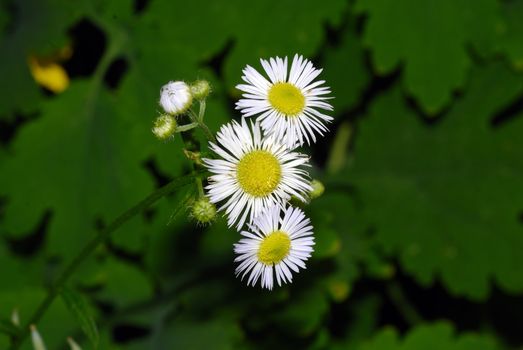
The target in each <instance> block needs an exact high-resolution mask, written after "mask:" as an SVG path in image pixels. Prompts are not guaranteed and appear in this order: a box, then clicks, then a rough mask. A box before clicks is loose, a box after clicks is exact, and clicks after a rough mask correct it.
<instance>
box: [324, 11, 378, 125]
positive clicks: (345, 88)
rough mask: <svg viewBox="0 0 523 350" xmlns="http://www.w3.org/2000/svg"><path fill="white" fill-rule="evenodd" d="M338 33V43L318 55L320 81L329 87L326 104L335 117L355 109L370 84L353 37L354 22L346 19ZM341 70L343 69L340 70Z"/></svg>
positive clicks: (366, 69)
mask: <svg viewBox="0 0 523 350" xmlns="http://www.w3.org/2000/svg"><path fill="white" fill-rule="evenodd" d="M347 21H348V24H346V25H345V28H344V29H343V31H342V32H341V34H340V42H339V43H337V44H336V45H335V46H334V45H328V46H327V48H326V49H325V50H324V51H323V52H322V55H323V56H322V57H323V59H322V62H321V68H323V72H324V73H323V74H322V75H321V78H322V79H324V80H325V81H326V85H327V86H330V88H331V90H332V95H333V96H334V99H332V100H331V101H330V103H331V104H332V105H333V107H334V111H335V113H336V114H338V115H339V114H341V113H342V112H343V111H345V110H347V109H350V108H353V107H355V106H356V105H357V104H358V103H359V102H360V101H361V98H362V94H363V91H364V89H365V88H366V87H367V85H368V84H369V81H370V72H369V70H368V68H367V65H366V62H365V52H364V50H363V45H362V43H361V40H360V39H359V38H358V37H357V35H356V19H355V18H354V17H352V16H349V18H348V19H347ZM341 67H343V69H341Z"/></svg>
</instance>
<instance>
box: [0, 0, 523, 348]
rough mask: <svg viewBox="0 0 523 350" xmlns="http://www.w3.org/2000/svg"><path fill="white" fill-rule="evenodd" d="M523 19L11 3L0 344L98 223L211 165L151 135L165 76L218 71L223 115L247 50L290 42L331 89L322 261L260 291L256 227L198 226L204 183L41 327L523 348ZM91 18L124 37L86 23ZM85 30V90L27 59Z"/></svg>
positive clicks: (183, 343)
mask: <svg viewBox="0 0 523 350" xmlns="http://www.w3.org/2000/svg"><path fill="white" fill-rule="evenodd" d="M522 18H523V0H503V1H502V0H478V1H467V0H438V1H436V0H424V1H414V0H399V1H386V0H356V1H344V0H333V1H323V2H318V1H294V0H284V1H265V0H260V1H248V2H246V1H240V0H232V1H228V0H220V1H204V0H202V1H185V2H181V1H169V0H150V1H132V0H119V1H105V0H82V1H67V0H24V1H15V0H1V1H0V52H1V54H0V77H1V78H2V86H1V87H0V240H1V241H0V242H1V243H0V276H1V283H0V349H5V348H7V347H8V344H9V341H10V337H11V336H12V335H15V334H17V333H18V331H19V329H18V328H16V327H15V326H14V325H12V324H11V323H10V322H11V321H10V317H11V314H12V312H13V310H15V309H16V310H17V312H18V314H19V315H20V320H21V322H22V324H25V322H26V321H27V320H28V319H29V318H30V317H31V315H32V314H33V312H34V311H35V310H36V308H37V306H38V305H39V303H40V302H41V301H42V300H43V298H44V297H45V294H46V292H47V288H48V287H49V286H50V283H51V282H52V281H54V280H55V279H56V277H57V276H58V275H59V273H60V272H61V271H62V270H63V267H64V265H65V264H66V263H67V262H69V261H71V259H72V258H73V257H74V256H76V255H77V254H78V252H79V251H80V249H81V247H82V246H84V245H85V243H86V242H87V241H88V240H89V239H90V238H92V237H93V236H94V235H95V234H96V233H97V232H99V231H100V230H101V229H103V228H104V227H106V226H107V225H108V223H109V222H111V220H113V219H114V218H115V217H116V216H117V215H119V214H120V213H122V212H123V211H125V210H126V209H127V208H129V207H130V206H132V205H134V204H135V203H136V202H138V201H139V200H141V199H143V198H144V197H146V196H147V195H148V194H149V193H151V192H152V191H153V190H154V189H155V188H158V187H159V186H161V185H162V184H164V183H165V182H167V181H169V180H170V179H173V178H175V177H177V176H180V175H183V174H187V173H189V172H190V171H191V169H192V168H191V163H190V162H189V161H188V160H187V158H186V157H185V155H184V153H183V151H182V148H183V143H182V140H181V139H180V136H179V135H177V136H176V137H175V138H174V139H173V140H170V141H169V142H160V141H158V140H157V139H155V137H154V136H153V135H152V133H151V127H152V125H153V120H154V118H155V117H156V116H157V115H158V113H159V107H158V98H159V89H160V87H161V86H162V85H163V84H165V83H166V82H168V81H169V80H185V81H187V82H192V81H195V80H197V79H206V80H208V81H210V83H211V85H212V94H211V95H210V97H209V99H208V100H207V113H206V117H205V118H206V123H207V124H208V125H209V127H210V128H211V130H212V131H214V132H216V131H217V130H218V128H219V127H220V125H222V124H223V123H225V122H227V121H228V120H230V119H238V118H239V116H240V115H239V113H238V112H237V111H235V110H234V102H235V101H236V100H237V99H238V98H239V96H240V92H239V91H238V90H236V89H235V85H236V84H238V83H240V82H241V69H242V68H243V67H244V66H245V65H247V64H249V65H251V66H254V67H256V68H259V67H260V64H259V61H258V60H259V58H260V57H263V58H268V57H270V56H276V55H279V56H285V55H287V56H289V55H293V54H294V53H300V54H303V55H305V56H306V57H308V58H311V59H312V60H313V61H314V62H315V63H316V65H317V66H319V67H321V68H323V69H324V71H323V74H322V75H321V78H322V79H325V80H326V82H327V83H326V85H328V86H330V87H331V88H332V91H333V96H334V97H335V99H334V100H332V104H333V106H334V107H335V112H334V115H333V116H334V117H335V121H334V122H333V123H332V124H331V125H330V129H331V133H330V134H328V135H327V137H326V138H323V139H321V140H320V141H319V142H318V143H317V144H315V145H313V146H312V147H311V148H310V151H311V152H310V153H312V159H311V162H312V164H313V168H312V169H311V175H312V177H314V178H317V179H319V180H321V181H322V182H323V183H324V185H325V193H324V194H323V196H321V197H319V198H317V199H314V200H312V202H311V203H310V204H309V205H305V206H304V210H305V211H306V212H307V214H308V215H309V216H310V217H311V220H312V223H313V225H314V227H315V235H316V243H317V244H316V247H315V253H314V255H313V258H312V259H311V260H310V261H309V263H308V265H307V269H306V270H304V271H301V272H300V273H299V274H296V275H295V276H294V282H293V284H291V285H286V286H284V287H280V288H276V289H275V290H274V291H272V292H268V291H265V290H261V289H259V287H256V288H251V287H247V286H245V281H243V282H242V281H240V279H236V278H235V276H234V268H235V264H234V262H233V259H234V254H233V251H232V244H233V243H235V242H236V241H237V240H238V239H239V234H238V233H237V232H236V231H235V230H234V229H228V228H227V227H226V224H225V222H224V220H223V219H222V218H221V217H220V218H219V219H218V220H217V221H216V222H215V223H214V224H213V225H211V226H210V227H205V228H203V227H197V226H196V225H195V223H194V222H193V221H191V220H190V218H189V217H188V216H189V210H188V209H187V208H186V206H187V204H188V203H190V199H191V198H192V196H193V195H194V194H195V193H197V191H196V187H193V186H188V187H186V188H184V189H183V190H180V191H178V192H176V193H175V194H173V195H170V196H168V197H166V198H164V199H162V200H160V201H159V202H158V203H157V204H155V205H154V206H153V207H152V208H150V210H148V211H147V212H146V213H144V214H143V215H140V216H138V217H135V218H134V219H132V220H131V221H130V222H128V223H127V224H125V225H124V226H123V227H121V228H120V229H119V230H118V231H117V232H115V233H114V235H113V236H112V237H111V239H110V240H109V241H108V242H106V244H104V245H102V246H101V247H99V248H98V249H97V250H96V252H95V253H94V254H93V256H92V257H91V258H90V259H89V260H88V261H86V262H85V264H83V265H82V266H81V267H80V269H79V270H78V271H77V272H76V273H75V274H74V275H73V277H72V279H71V280H70V281H69V285H70V286H71V288H74V290H78V291H79V292H78V293H81V295H82V297H81V298H78V295H79V294H76V293H77V292H70V291H69V290H66V292H65V294H63V297H64V301H65V302H66V303H65V304H67V306H68V307H69V309H72V310H73V315H72V314H71V313H70V312H69V310H68V308H67V307H66V305H65V304H64V303H62V302H59V301H55V302H54V303H53V304H52V305H51V307H50V309H49V310H48V312H47V313H46V314H45V316H44V317H43V319H42V320H41V322H40V323H39V324H37V326H38V330H39V332H40V333H41V334H42V337H43V339H44V340H45V342H46V344H47V346H48V348H49V349H61V348H64V347H65V346H66V338H67V337H68V336H72V337H73V338H74V339H75V340H76V341H77V342H78V343H79V344H81V345H82V347H83V348H84V349H90V348H91V347H92V345H91V342H92V343H95V344H96V343H98V342H99V348H100V349H210V348H212V349H267V348H269V349H270V348H274V349H280V348H300V349H303V348H309V349H347V348H350V349H360V350H367V349H376V350H385V349H392V350H415V349H450V350H469V349H470V350H472V349H474V350H496V349H505V348H514V349H516V348H520V347H521V346H523V336H521V334H520V332H519V331H518V330H517V331H513V327H516V326H515V325H517V326H519V325H520V324H521V323H522V322H523V317H522V316H521V315H523V273H521V266H523V254H522V253H521V252H522V251H523V226H522V216H523V182H522V174H523V156H522V155H523V153H522V152H523V141H522V140H523V137H522V135H523V107H522V105H523V104H522V101H523V74H522V71H523V20H522ZM79 23H84V24H85V23H88V24H89V25H90V26H91V27H94V28H97V30H98V31H100V32H101V33H102V34H103V36H104V38H105V40H104V41H103V42H102V41H99V40H98V39H96V38H95V36H92V35H91V36H90V37H89V38H90V39H92V41H90V40H79V39H78V38H79V36H78V33H77V32H76V31H75V30H77V29H75V30H73V28H78V26H79ZM82 28H84V30H85V26H84V27H82ZM97 40H98V41H97ZM67 46H69V47H71V48H73V49H74V50H77V52H84V53H85V52H87V54H85V57H78V56H75V55H74V52H73V56H72V58H70V59H69V60H68V59H66V60H65V61H64V62H63V66H64V67H65V69H66V71H67V72H68V73H69V75H70V78H71V83H70V85H69V87H68V88H67V89H66V90H65V92H63V93H59V94H54V93H50V92H49V91H45V90H44V89H43V88H41V87H39V86H38V85H37V84H36V83H35V82H34V80H33V78H32V77H31V73H30V70H29V68H28V64H27V60H28V58H29V56H30V55H36V56H39V57H51V56H53V55H55V54H56V52H57V51H58V50H60V49H62V48H64V47H67ZM95 47H97V48H99V49H100V51H102V55H101V57H98V56H97V55H96V54H95V51H96V50H94V49H93V48H95ZM82 50H83V51H82ZM89 64H91V65H93V66H95V67H96V69H95V70H94V71H93V72H91V73H89V74H88V75H87V76H85V74H80V73H78V69H77V67H78V66H81V67H84V66H85V65H89ZM75 67H76V68H75ZM196 137H197V141H199V142H200V143H201V146H202V151H203V153H204V154H206V153H208V149H207V146H206V142H205V138H204V136H203V134H202V133H201V132H199V131H198V133H197V134H196ZM179 203H185V204H184V206H182V207H180V205H179ZM219 216H220V215H219ZM68 291H69V292H68ZM398 293H399V294H398ZM84 298H85V300H84ZM498 307H499V308H501V309H503V310H511V311H512V312H513V313H512V314H511V315H513V316H511V317H506V316H505V315H500V314H499V313H498V312H497V310H498V309H497V308H498ZM75 317H76V319H77V320H79V321H80V322H79V323H78V322H77V321H75ZM439 319H446V321H439ZM95 323H96V325H95ZM82 329H83V330H84V331H85V334H84V333H82ZM97 329H99V334H98V333H97ZM89 338H90V339H89ZM22 348H24V349H30V344H29V342H27V341H26V342H25V343H24V345H23V347H22Z"/></svg>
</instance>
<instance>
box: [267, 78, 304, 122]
mask: <svg viewBox="0 0 523 350" xmlns="http://www.w3.org/2000/svg"><path fill="white" fill-rule="evenodd" d="M269 103H270V104H271V106H272V107H274V109H276V110H277V111H278V112H281V113H283V114H285V115H287V116H295V115H298V114H299V113H300V112H301V111H303V108H304V107H305V96H303V94H302V92H301V90H300V89H298V88H297V87H296V86H294V85H292V84H290V83H276V84H274V85H273V86H272V87H271V88H270V90H269Z"/></svg>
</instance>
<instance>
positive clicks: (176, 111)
mask: <svg viewBox="0 0 523 350" xmlns="http://www.w3.org/2000/svg"><path fill="white" fill-rule="evenodd" d="M191 104H192V94H191V89H190V88H189V86H188V85H187V84H186V83H184V82H183V81H170V82H169V83H167V84H165V85H164V86H162V88H161V90H160V106H161V107H162V108H163V110H164V111H165V112H166V113H168V114H170V115H173V116H176V115H180V114H183V113H185V112H186V111H187V110H188V109H189V107H191Z"/></svg>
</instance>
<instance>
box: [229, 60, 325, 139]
mask: <svg viewBox="0 0 523 350" xmlns="http://www.w3.org/2000/svg"><path fill="white" fill-rule="evenodd" d="M260 62H261V64H262V66H263V68H264V69H265V73H266V74H267V75H268V77H269V80H267V79H266V78H265V77H264V76H263V75H261V74H260V73H258V71H256V70H255V69H254V68H252V67H251V66H247V67H245V69H243V74H244V75H243V76H242V79H243V80H244V81H245V82H246V83H247V84H240V85H237V86H236V87H237V88H238V89H239V90H242V91H243V92H244V94H243V97H244V98H242V99H240V100H239V101H238V102H237V103H236V109H239V110H241V112H242V114H243V116H244V117H252V116H257V121H259V122H260V123H261V127H262V129H263V130H264V131H265V132H266V133H267V135H273V134H274V135H275V136H276V138H277V139H279V140H284V143H285V144H287V146H288V147H289V148H293V147H295V146H296V145H302V144H303V143H304V142H305V141H306V142H307V144H311V140H312V142H316V134H319V135H322V136H323V133H324V132H326V131H328V129H327V127H326V126H325V123H328V122H330V121H332V119H333V118H332V117H330V116H328V115H325V114H323V113H321V112H320V111H319V110H320V109H321V110H326V111H332V110H333V108H332V106H331V105H330V104H329V103H327V102H326V101H327V100H329V99H330V98H331V97H329V96H326V95H328V94H330V93H331V91H330V88H329V87H326V86H322V85H323V84H324V83H325V81H324V80H317V81H314V79H315V78H316V77H318V75H319V74H320V73H321V72H322V69H316V68H314V66H313V65H312V63H311V62H310V61H309V60H306V59H304V58H303V57H302V56H298V55H295V56H294V59H293V60H292V64H291V69H290V72H288V69H287V57H285V58H284V59H281V58H279V57H276V58H270V59H269V61H265V60H263V59H260Z"/></svg>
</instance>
